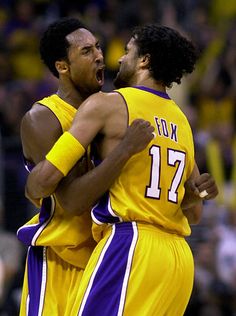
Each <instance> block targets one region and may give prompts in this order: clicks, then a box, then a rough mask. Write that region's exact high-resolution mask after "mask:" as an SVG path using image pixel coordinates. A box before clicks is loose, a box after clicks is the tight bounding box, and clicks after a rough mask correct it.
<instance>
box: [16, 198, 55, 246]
mask: <svg viewBox="0 0 236 316" xmlns="http://www.w3.org/2000/svg"><path fill="white" fill-rule="evenodd" d="M52 199H53V198H52V197H47V198H44V199H43V202H42V206H41V208H40V214H39V223H38V224H33V225H31V224H28V225H27V224H26V225H24V226H22V227H20V228H19V229H18V231H17V238H18V239H19V240H20V241H21V242H22V243H23V244H25V245H26V246H30V245H35V242H36V239H34V237H35V236H36V234H37V233H38V232H39V230H40V229H42V230H43V229H44V227H45V226H46V225H48V223H49V221H50V219H51V218H52V216H53V214H54V203H52Z"/></svg>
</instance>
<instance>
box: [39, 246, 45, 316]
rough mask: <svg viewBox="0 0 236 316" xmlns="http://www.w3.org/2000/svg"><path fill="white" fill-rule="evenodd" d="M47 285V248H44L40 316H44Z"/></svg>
mask: <svg viewBox="0 0 236 316" xmlns="http://www.w3.org/2000/svg"><path fill="white" fill-rule="evenodd" d="M46 283H47V248H46V247H43V266H42V282H41V290H40V298H39V311H38V316H42V315H43V305H44V298H45V292H46Z"/></svg>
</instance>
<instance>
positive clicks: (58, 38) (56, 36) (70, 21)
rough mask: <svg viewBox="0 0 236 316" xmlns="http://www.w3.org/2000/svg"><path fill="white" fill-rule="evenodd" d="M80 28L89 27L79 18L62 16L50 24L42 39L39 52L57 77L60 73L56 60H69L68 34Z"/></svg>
mask: <svg viewBox="0 0 236 316" xmlns="http://www.w3.org/2000/svg"><path fill="white" fill-rule="evenodd" d="M79 28H86V29H87V27H85V26H84V24H83V23H82V22H80V21H79V20H78V19H75V18H62V19H60V20H58V21H56V22H53V23H52V24H50V25H49V26H48V28H47V30H46V31H45V32H44V34H43V36H42V38H41V40H40V44H39V52H40V56H41V59H42V61H43V62H44V64H45V65H46V66H47V67H48V68H49V70H50V71H51V72H52V74H53V75H54V76H55V77H57V78H58V77H59V74H58V72H57V70H56V68H55V62H56V61H57V60H62V59H65V60H67V54H68V48H69V46H70V44H69V43H68V41H67V39H66V36H67V35H68V34H70V33H72V32H74V31H75V30H77V29H79Z"/></svg>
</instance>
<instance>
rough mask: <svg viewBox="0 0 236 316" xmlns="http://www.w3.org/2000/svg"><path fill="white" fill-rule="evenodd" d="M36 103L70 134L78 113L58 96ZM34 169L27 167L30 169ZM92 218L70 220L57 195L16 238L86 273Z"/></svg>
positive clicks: (93, 244) (47, 199) (48, 200)
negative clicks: (47, 249) (49, 249)
mask: <svg viewBox="0 0 236 316" xmlns="http://www.w3.org/2000/svg"><path fill="white" fill-rule="evenodd" d="M37 103H39V104H42V105H44V106H46V107H47V108H49V109H50V110H51V111H52V112H53V113H54V114H55V116H56V117H57V119H58V120H59V122H60V124H61V127H62V132H64V131H66V130H68V129H69V128H70V126H71V123H72V120H73V118H74V116H75V113H76V111H77V110H76V109H75V108H74V107H73V106H71V105H70V104H68V103H66V102H65V101H63V100H62V99H60V98H59V97H58V96H57V95H56V94H53V95H51V96H49V97H45V98H43V99H42V100H40V101H38V102H37ZM32 167H33V166H30V164H28V169H32ZM91 226H92V221H91V216H90V213H89V212H84V213H83V214H82V215H81V216H71V215H70V214H68V212H65V211H64V210H63V208H62V207H61V205H60V204H59V202H58V200H57V198H56V196H55V195H52V196H50V197H48V198H45V199H43V201H42V205H41V208H40V212H39V213H38V214H36V215H35V216H34V217H33V218H32V219H31V220H30V221H28V222H27V223H26V224H25V225H23V226H22V227H20V228H19V229H18V231H17V236H18V239H19V240H20V241H22V242H23V243H24V244H25V245H27V246H49V247H51V248H52V249H53V250H54V252H55V253H56V254H57V255H58V256H59V257H61V258H62V259H63V260H65V261H66V262H68V263H70V264H73V265H74V266H77V267H79V268H82V269H84V268H85V266H86V264H87V261H88V259H89V257H90V255H91V252H92V250H93V248H94V246H95V242H94V240H93V238H92V234H91Z"/></svg>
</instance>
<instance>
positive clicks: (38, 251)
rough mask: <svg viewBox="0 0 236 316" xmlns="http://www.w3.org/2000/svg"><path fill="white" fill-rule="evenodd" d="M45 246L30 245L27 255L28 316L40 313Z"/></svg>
mask: <svg viewBox="0 0 236 316" xmlns="http://www.w3.org/2000/svg"><path fill="white" fill-rule="evenodd" d="M43 255H44V247H30V248H29V252H28V257H27V263H28V265H27V269H28V288H29V306H28V314H27V316H35V315H38V314H39V305H40V294H41V287H42V276H43Z"/></svg>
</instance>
